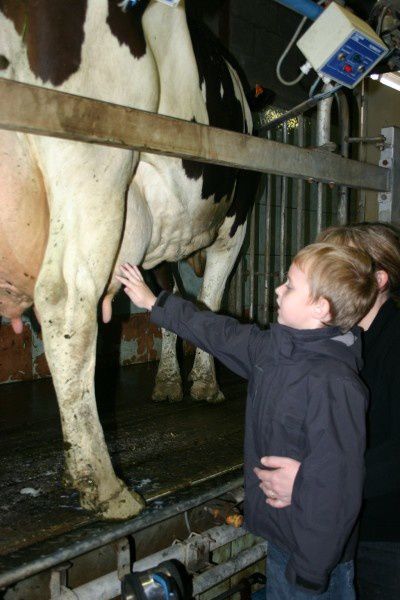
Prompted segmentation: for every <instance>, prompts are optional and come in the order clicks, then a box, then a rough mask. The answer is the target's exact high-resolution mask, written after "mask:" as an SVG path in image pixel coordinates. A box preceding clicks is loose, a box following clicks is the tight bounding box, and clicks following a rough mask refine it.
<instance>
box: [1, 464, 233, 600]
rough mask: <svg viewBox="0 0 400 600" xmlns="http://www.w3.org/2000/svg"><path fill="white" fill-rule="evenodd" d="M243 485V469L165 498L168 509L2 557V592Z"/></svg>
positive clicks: (91, 527) (82, 529)
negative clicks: (37, 574) (33, 576)
mask: <svg viewBox="0 0 400 600" xmlns="http://www.w3.org/2000/svg"><path fill="white" fill-rule="evenodd" d="M241 485H243V477H242V468H241V467H239V468H237V469H234V470H232V471H230V472H227V473H223V474H220V475H217V476H215V477H214V478H213V480H211V479H209V480H207V481H205V482H203V483H199V484H197V485H194V486H193V487H189V488H186V489H183V490H181V491H180V492H176V493H175V494H171V495H170V496H166V497H165V498H164V501H165V506H163V507H162V508H158V507H157V505H153V506H152V505H151V503H150V505H149V507H148V508H146V509H145V510H144V511H143V512H142V513H141V514H140V515H139V516H138V517H136V518H135V519H130V520H128V521H124V522H121V523H94V524H90V525H87V526H83V527H80V528H79V529H76V530H73V531H70V532H68V533H65V534H64V535H62V536H58V537H57V538H53V539H50V540H48V541H46V542H41V543H39V544H34V545H32V546H29V547H28V548H24V549H21V550H17V551H16V552H11V553H10V554H8V555H7V556H1V557H0V589H2V588H7V587H8V586H10V585H12V584H13V583H16V582H17V581H21V580H22V579H26V578H27V577H30V576H32V575H35V574H36V573H40V572H42V571H46V570H47V569H51V568H52V567H55V566H57V565H59V564H61V563H64V562H67V561H69V560H71V559H73V558H75V557H77V556H80V555H81V554H85V553H86V552H90V550H95V549H96V548H100V547H101V546H105V545H106V544H109V543H111V542H115V541H116V540H119V539H121V538H122V537H125V536H127V535H132V534H134V533H135V532H137V531H141V530H143V529H145V528H146V527H149V526H150V525H155V524H156V523H161V522H162V521H165V520H166V519H169V518H171V517H174V516H175V515H177V514H178V513H182V512H185V511H186V510H190V509H191V508H194V507H195V506H199V505H201V504H203V503H205V502H208V501H209V500H211V499H213V498H217V497H218V496H222V495H223V494H225V493H227V492H229V491H231V490H234V489H236V488H238V487H240V486H241Z"/></svg>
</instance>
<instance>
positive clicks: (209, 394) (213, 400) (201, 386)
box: [190, 379, 225, 404]
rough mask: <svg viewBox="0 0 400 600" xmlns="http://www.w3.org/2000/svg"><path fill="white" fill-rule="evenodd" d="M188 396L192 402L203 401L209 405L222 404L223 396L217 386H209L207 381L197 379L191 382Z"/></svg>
mask: <svg viewBox="0 0 400 600" xmlns="http://www.w3.org/2000/svg"><path fill="white" fill-rule="evenodd" d="M190 395H191V397H192V398H193V400H196V401H205V402H209V403H210V404H219V403H220V402H224V400H225V396H224V394H223V393H222V392H221V390H220V389H219V388H218V387H217V386H211V387H210V383H209V382H207V381H203V380H201V379H197V380H196V381H194V382H193V385H192V387H191V390H190Z"/></svg>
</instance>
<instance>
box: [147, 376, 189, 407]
mask: <svg viewBox="0 0 400 600" xmlns="http://www.w3.org/2000/svg"><path fill="white" fill-rule="evenodd" d="M151 399H152V400H153V402H167V401H169V402H180V401H181V400H182V399H183V392H182V384H181V381H180V379H170V380H168V381H167V380H165V379H162V380H158V381H156V385H155V386H154V390H153V393H152V395H151Z"/></svg>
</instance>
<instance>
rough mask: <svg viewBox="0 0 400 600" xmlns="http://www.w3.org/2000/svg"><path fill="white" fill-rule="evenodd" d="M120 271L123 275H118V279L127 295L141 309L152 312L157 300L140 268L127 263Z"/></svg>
mask: <svg viewBox="0 0 400 600" xmlns="http://www.w3.org/2000/svg"><path fill="white" fill-rule="evenodd" d="M120 269H121V275H116V278H117V279H118V281H120V282H121V283H122V285H124V286H125V289H124V291H125V293H126V294H127V295H128V296H129V298H130V299H131V300H132V302H133V303H134V304H136V306H138V307H139V308H146V309H147V310H151V309H152V308H153V306H154V304H155V302H156V300H157V298H156V296H155V295H154V294H153V292H152V291H151V289H150V288H149V287H148V286H147V285H146V284H145V282H144V280H143V277H142V274H141V272H140V271H139V268H138V267H136V266H132V265H130V264H129V263H125V264H124V265H121V266H120Z"/></svg>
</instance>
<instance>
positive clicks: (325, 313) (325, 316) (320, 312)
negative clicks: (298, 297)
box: [313, 296, 332, 323]
mask: <svg viewBox="0 0 400 600" xmlns="http://www.w3.org/2000/svg"><path fill="white" fill-rule="evenodd" d="M313 316H314V318H315V319H317V320H318V321H321V323H329V321H330V320H331V316H332V315H331V307H330V304H329V301H328V300H327V299H326V298H323V297H322V296H321V298H318V300H316V301H315V302H314V305H313Z"/></svg>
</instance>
